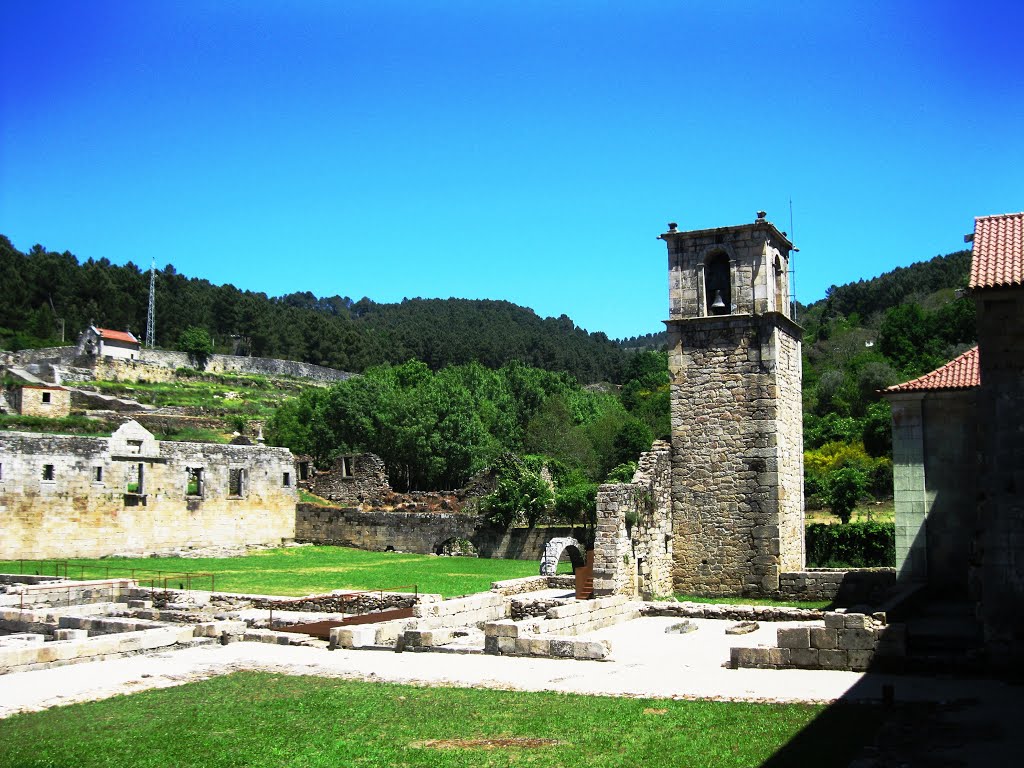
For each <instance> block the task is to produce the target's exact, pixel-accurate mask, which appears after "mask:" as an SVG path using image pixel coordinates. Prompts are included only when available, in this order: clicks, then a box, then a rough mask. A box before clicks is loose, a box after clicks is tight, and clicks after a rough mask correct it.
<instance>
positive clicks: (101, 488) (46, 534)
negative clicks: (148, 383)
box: [0, 421, 296, 560]
mask: <svg viewBox="0 0 1024 768" xmlns="http://www.w3.org/2000/svg"><path fill="white" fill-rule="evenodd" d="M294 478H295V466H294V462H293V461H292V455H291V453H290V452H289V451H288V450H287V449H286V448H270V447H267V446H241V445H215V444H208V443H174V442H159V441H157V440H155V439H154V438H153V436H152V434H150V433H149V432H147V431H146V430H145V429H143V428H142V427H141V426H140V425H139V424H137V423H136V422H133V421H129V422H127V423H126V424H124V425H123V426H122V427H121V428H120V429H118V431H117V432H115V433H114V435H113V436H112V437H110V438H95V437H75V436H67V435H41V434H30V433H19V432H5V433H3V434H0V530H2V531H3V532H4V535H3V537H2V538H0V559H7V560H13V559H18V558H27V559H45V558H60V559H63V558H67V557H103V556H106V555H111V554H117V553H121V552H140V551H153V550H161V549H171V548H176V547H201V546H212V545H221V546H237V545H244V544H281V543H282V542H284V541H286V540H290V539H292V538H293V537H294V535H295V500H296V493H295V482H294Z"/></svg>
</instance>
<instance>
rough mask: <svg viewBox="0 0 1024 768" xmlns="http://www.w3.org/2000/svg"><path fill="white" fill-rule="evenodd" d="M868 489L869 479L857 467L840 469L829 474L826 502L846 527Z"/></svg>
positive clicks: (825, 488) (826, 482) (826, 486)
mask: <svg viewBox="0 0 1024 768" xmlns="http://www.w3.org/2000/svg"><path fill="white" fill-rule="evenodd" d="M866 488H867V477H865V475H864V473H863V472H861V471H860V470H859V469H857V468H855V467H850V466H846V467H840V468H839V469H836V470H833V471H832V472H830V473H829V474H828V476H827V477H826V481H825V487H824V490H825V502H826V503H827V504H828V505H829V507H830V508H831V510H832V512H833V514H835V515H836V516H838V517H839V519H840V521H842V523H843V524H844V525H845V524H846V523H849V522H850V515H851V514H852V513H853V509H854V507H856V506H857V502H858V501H859V500H860V497H861V496H863V495H864V492H865V490H866Z"/></svg>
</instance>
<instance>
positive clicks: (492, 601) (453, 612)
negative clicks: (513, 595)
mask: <svg viewBox="0 0 1024 768" xmlns="http://www.w3.org/2000/svg"><path fill="white" fill-rule="evenodd" d="M508 611H509V605H508V601H507V600H506V599H505V596H504V595H501V594H498V593H494V592H482V593H480V594H478V595H469V596H468V597H456V598H454V599H452V600H441V601H439V602H431V603H424V604H421V605H417V606H415V607H414V608H413V609H412V615H413V616H414V617H416V618H417V619H419V622H418V624H419V628H423V629H435V628H439V627H468V626H473V625H480V624H484V623H485V622H488V621H495V620H497V619H502V618H505V617H506V616H508Z"/></svg>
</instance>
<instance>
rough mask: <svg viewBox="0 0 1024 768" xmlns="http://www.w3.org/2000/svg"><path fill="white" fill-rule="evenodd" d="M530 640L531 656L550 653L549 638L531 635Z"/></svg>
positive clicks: (548, 654)
mask: <svg viewBox="0 0 1024 768" xmlns="http://www.w3.org/2000/svg"><path fill="white" fill-rule="evenodd" d="M529 642H530V655H531V656H550V655H551V640H550V639H549V638H546V637H531V638H529Z"/></svg>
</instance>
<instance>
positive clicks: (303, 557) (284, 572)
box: [0, 547, 567, 597]
mask: <svg viewBox="0 0 1024 768" xmlns="http://www.w3.org/2000/svg"><path fill="white" fill-rule="evenodd" d="M68 563H69V566H68V570H67V575H68V577H70V578H72V579H74V578H100V579H103V578H117V577H120V576H125V577H127V576H130V575H132V569H140V570H137V571H136V573H135V576H136V577H137V578H139V580H140V581H142V580H143V579H149V578H156V574H155V573H154V574H152V575H150V574H149V573H148V572H149V571H153V572H157V571H159V572H162V573H163V574H168V573H182V572H191V573H197V572H203V573H212V574H214V579H215V588H216V590H217V591H219V592H245V593H255V594H264V595H296V596H300V595H309V594H314V593H324V592H330V591H331V590H334V589H388V588H389V587H398V586H406V585H412V584H415V585H416V586H417V588H418V589H419V591H420V592H428V593H436V594H441V595H444V596H445V597H453V596H456V595H466V594H470V593H473V592H482V591H485V590H488V589H490V587H491V582H492V581H501V580H503V579H517V578H521V577H523V576H536V575H537V573H538V572H539V570H540V563H539V562H538V561H537V560H487V559H484V558H476V557H431V556H429V555H407V554H400V553H398V552H365V551H363V550H360V549H350V548H348V547H289V548H285V549H272V550H264V551H257V552H253V553H251V554H248V555H245V556H242V557H225V558H179V557H161V558H107V559H103V560H87V559H75V560H69V561H68ZM563 567H567V565H566V564H560V570H561V569H562V568H563ZM19 569H22V570H24V572H25V573H37V572H38V573H56V569H57V564H56V563H55V562H54V561H52V560H51V561H25V562H24V563H18V562H16V561H15V562H0V572H5V573H9V572H13V573H18V571H19ZM61 574H62V575H63V570H61ZM181 581H182V579H180V578H172V579H171V581H169V582H168V586H169V587H172V588H174V587H177V586H178V583H179V582H181ZM209 583H210V582H209V580H208V579H206V580H205V581H204V580H202V579H197V580H195V581H194V582H193V587H195V588H196V589H209V588H210V586H209ZM402 591H412V589H411V587H408V588H407V589H405V590H402Z"/></svg>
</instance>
